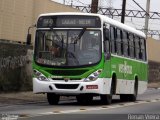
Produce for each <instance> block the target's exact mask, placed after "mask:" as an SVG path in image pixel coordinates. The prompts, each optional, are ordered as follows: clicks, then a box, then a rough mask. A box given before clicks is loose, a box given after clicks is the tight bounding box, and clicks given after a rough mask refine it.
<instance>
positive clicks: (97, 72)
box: [84, 69, 102, 82]
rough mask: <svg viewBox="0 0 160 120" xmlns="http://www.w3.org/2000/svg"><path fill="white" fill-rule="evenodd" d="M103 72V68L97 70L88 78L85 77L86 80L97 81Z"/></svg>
mask: <svg viewBox="0 0 160 120" xmlns="http://www.w3.org/2000/svg"><path fill="white" fill-rule="evenodd" d="M101 72H102V69H99V70H97V71H95V72H94V73H92V74H90V75H89V76H88V77H87V78H86V79H84V81H85V82H90V81H95V80H97V78H98V76H99V74H100V73H101Z"/></svg>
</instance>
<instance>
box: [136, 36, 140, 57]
mask: <svg viewBox="0 0 160 120" xmlns="http://www.w3.org/2000/svg"><path fill="white" fill-rule="evenodd" d="M135 52H136V54H135V55H136V59H140V56H139V53H140V45H139V37H138V36H135Z"/></svg>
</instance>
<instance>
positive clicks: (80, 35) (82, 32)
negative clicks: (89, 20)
mask: <svg viewBox="0 0 160 120" xmlns="http://www.w3.org/2000/svg"><path fill="white" fill-rule="evenodd" d="M86 29H87V28H83V29H82V30H81V32H80V33H79V35H78V37H77V38H76V39H75V41H74V44H77V42H78V40H80V39H81V37H82V35H83V34H84V32H85V31H86Z"/></svg>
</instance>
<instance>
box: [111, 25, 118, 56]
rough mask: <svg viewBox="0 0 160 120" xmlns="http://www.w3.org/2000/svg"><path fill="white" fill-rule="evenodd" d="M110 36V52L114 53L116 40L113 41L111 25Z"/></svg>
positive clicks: (113, 34)
mask: <svg viewBox="0 0 160 120" xmlns="http://www.w3.org/2000/svg"><path fill="white" fill-rule="evenodd" d="M110 38H111V52H112V53H116V52H117V47H116V41H115V28H114V27H111V30H110Z"/></svg>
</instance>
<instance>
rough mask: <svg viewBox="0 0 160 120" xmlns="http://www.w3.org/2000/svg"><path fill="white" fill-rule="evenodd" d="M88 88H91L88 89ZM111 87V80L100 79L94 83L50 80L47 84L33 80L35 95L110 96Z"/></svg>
mask: <svg viewBox="0 0 160 120" xmlns="http://www.w3.org/2000/svg"><path fill="white" fill-rule="evenodd" d="M87 86H91V87H89V88H88V87H87ZM96 86H97V87H96ZM110 86H111V80H110V79H106V78H98V79H97V80H96V81H92V82H83V81H82V80H70V81H67V82H65V81H64V80H50V81H47V82H46V81H40V80H38V79H37V78H33V92H34V93H56V94H59V95H78V94H84V93H91V94H109V93H110Z"/></svg>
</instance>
